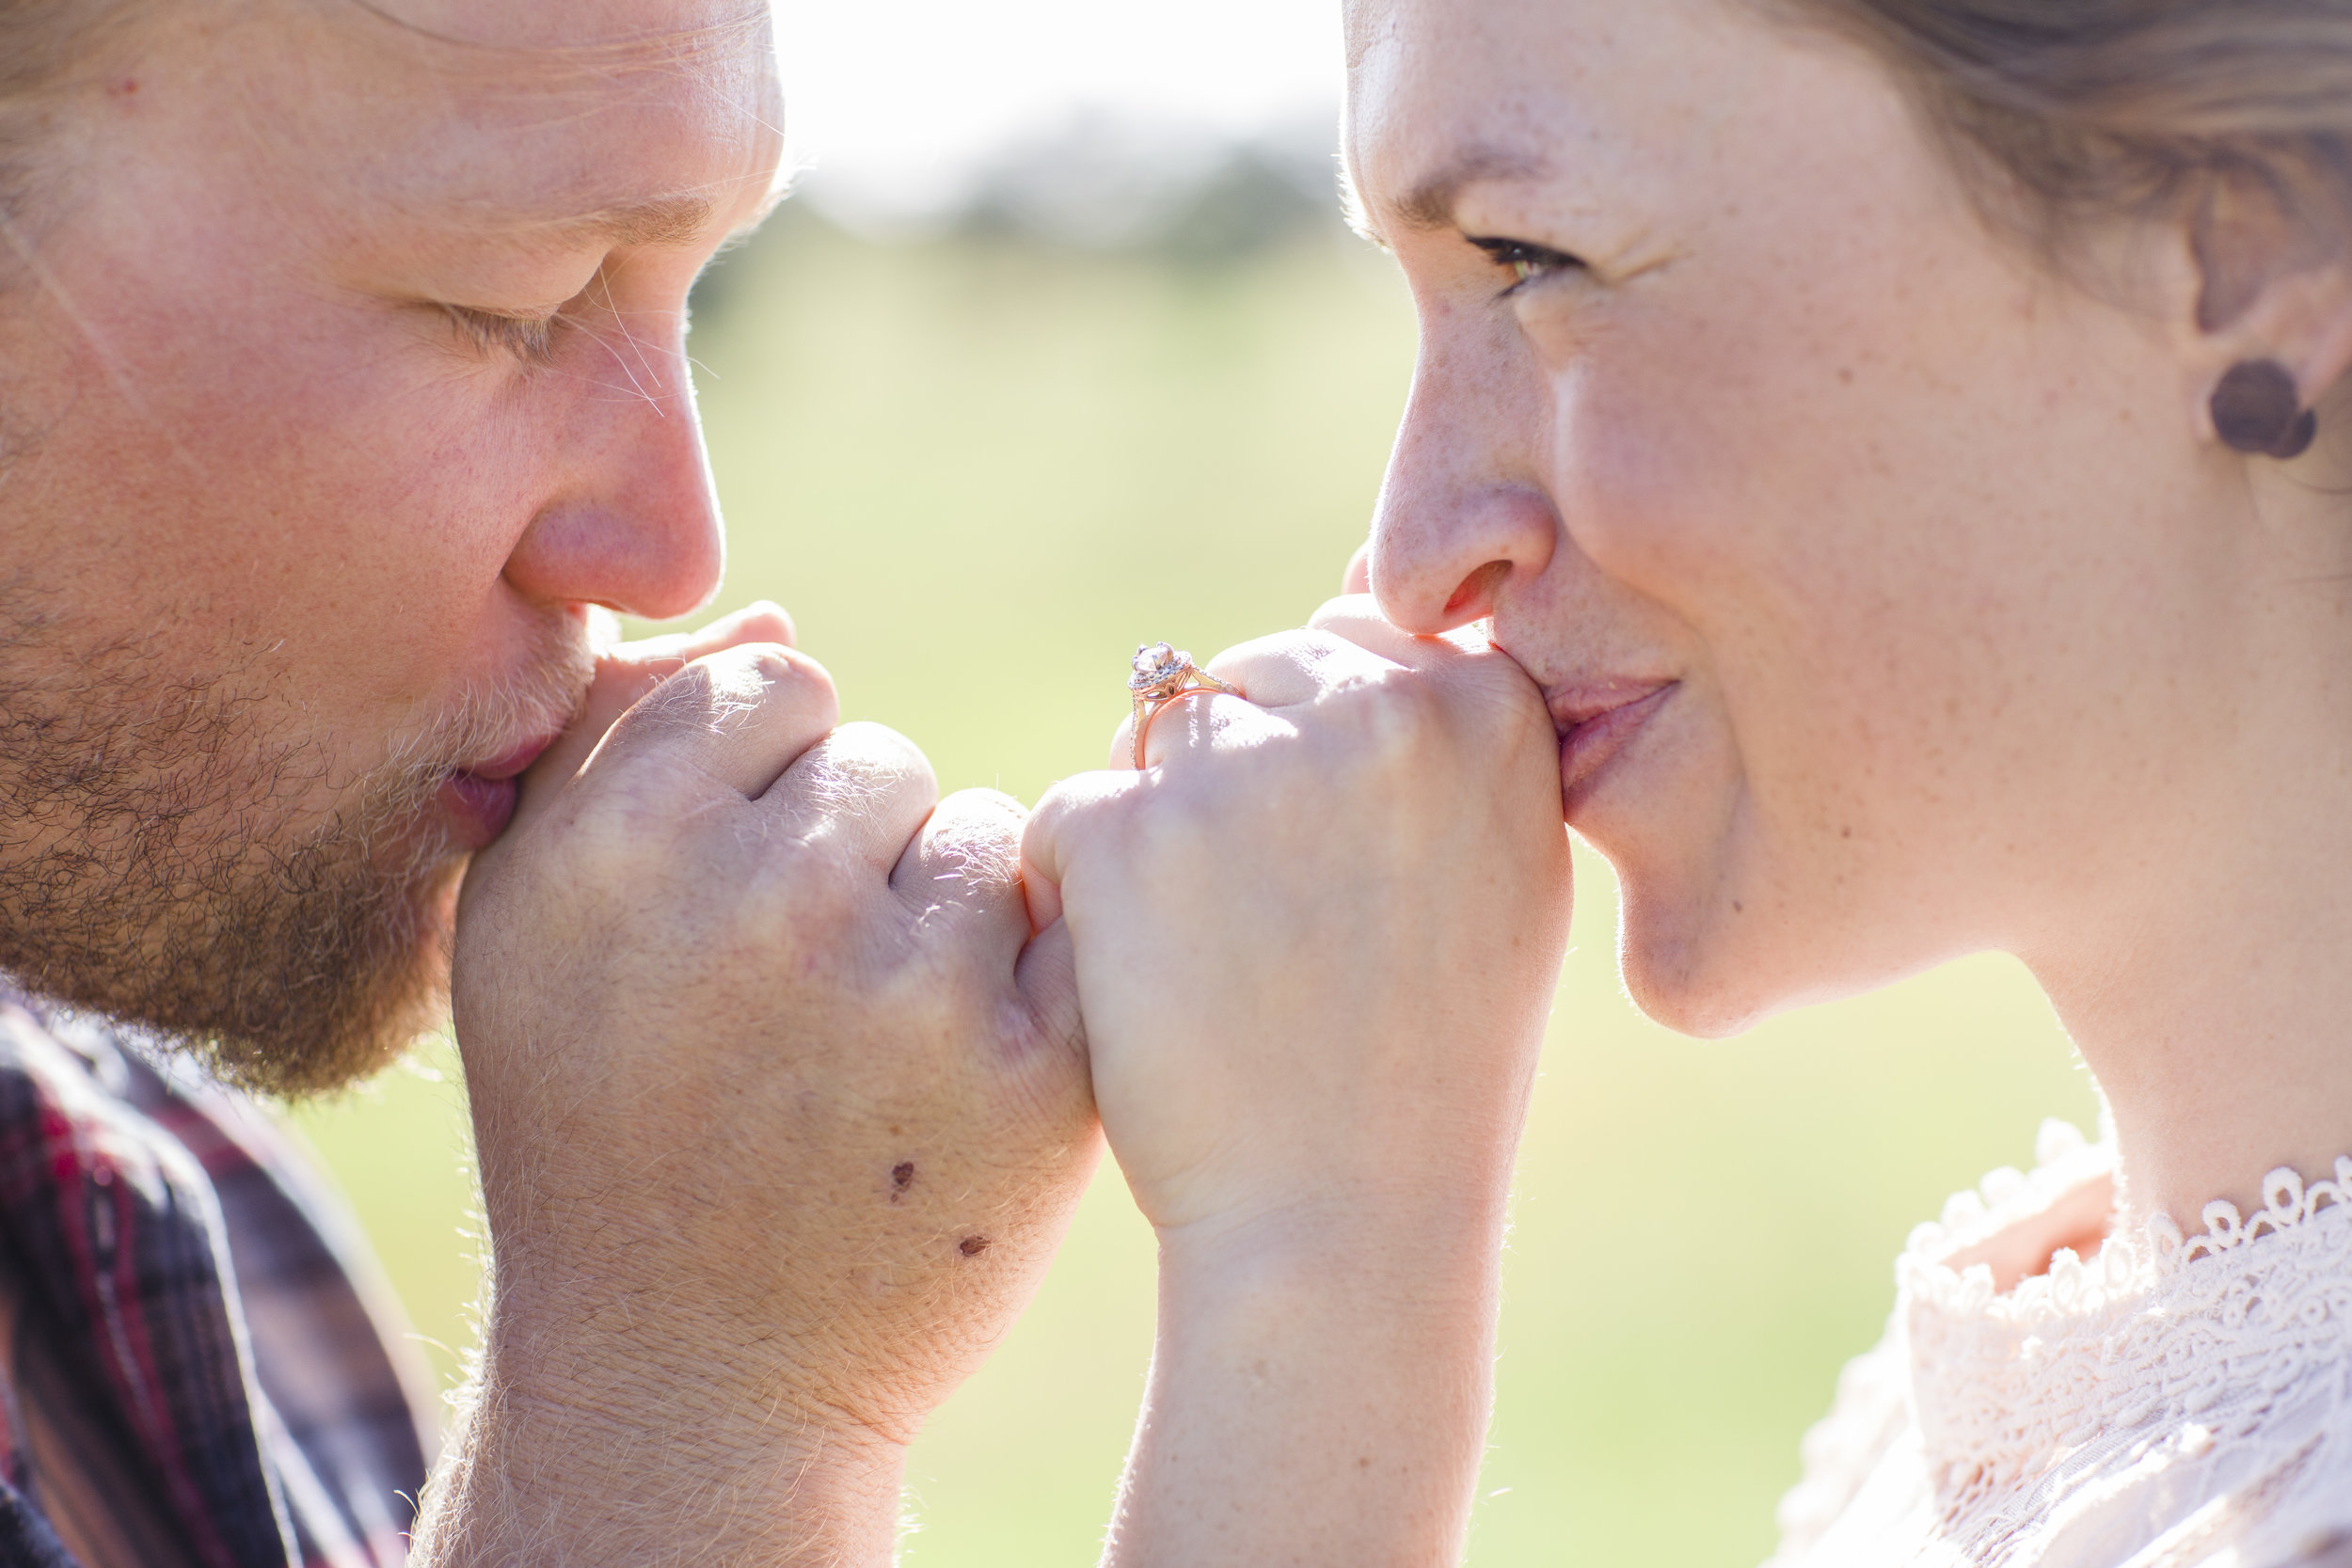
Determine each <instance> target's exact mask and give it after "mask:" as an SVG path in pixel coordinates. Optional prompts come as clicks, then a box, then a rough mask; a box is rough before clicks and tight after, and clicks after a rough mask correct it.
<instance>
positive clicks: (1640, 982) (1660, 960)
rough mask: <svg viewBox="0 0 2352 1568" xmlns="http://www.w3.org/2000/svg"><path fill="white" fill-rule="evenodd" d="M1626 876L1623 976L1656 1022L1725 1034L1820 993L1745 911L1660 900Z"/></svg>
mask: <svg viewBox="0 0 2352 1568" xmlns="http://www.w3.org/2000/svg"><path fill="white" fill-rule="evenodd" d="M1618 887H1619V894H1618V903H1617V931H1618V936H1617V970H1618V974H1619V977H1620V978H1621V979H1622V981H1623V982H1624V985H1625V989H1626V993H1627V994H1628V995H1629V996H1630V997H1631V998H1632V999H1633V1005H1634V1006H1637V1007H1639V1008H1640V1009H1641V1010H1642V1013H1643V1015H1644V1016H1645V1017H1646V1018H1648V1019H1649V1020H1650V1021H1651V1022H1654V1023H1658V1024H1661V1025H1663V1026H1664V1027H1666V1028H1668V1029H1672V1030H1673V1031H1674V1032H1675V1033H1676V1034H1677V1035H1689V1036H1691V1037H1693V1038H1697V1039H1723V1038H1725V1037H1729V1036H1732V1035H1738V1034H1741V1033H1743V1032H1745V1031H1746V1030H1749V1029H1752V1028H1754V1027H1755V1026H1756V1024H1758V1023H1761V1022H1763V1021H1764V1020H1765V1019H1767V1018H1770V1017H1771V1016H1772V1014H1774V1013H1777V1012H1781V1011H1783V1010H1785V1009H1787V1008H1788V1007H1791V1006H1801V1005H1802V1004H1804V1002H1806V1001H1810V1000H1815V999H1816V998H1815V997H1814V996H1813V995H1812V994H1810V993H1811V992H1812V991H1813V990H1814V989H1815V988H1813V987H1812V986H1810V985H1808V984H1807V981H1808V979H1809V978H1811V977H1810V976H1806V975H1802V974H1795V973H1792V972H1791V969H1790V966H1789V965H1788V963H1787V962H1786V961H1785V957H1786V956H1785V955H1775V954H1774V953H1773V952H1772V951H1771V949H1772V947H1774V946H1777V945H1779V944H1777V943H1774V942H1770V941H1768V940H1765V939H1766V933H1765V932H1764V931H1763V930H1761V929H1760V928H1759V923H1758V922H1756V921H1755V920H1753V919H1751V918H1749V917H1748V916H1747V914H1746V913H1745V912H1744V911H1737V912H1735V913H1733V914H1731V915H1729V916H1723V917H1718V916H1714V915H1712V914H1711V913H1710V906H1711V902H1712V901H1711V900H1703V899H1697V898H1692V899H1670V898H1660V897H1656V896H1654V895H1646V892H1645V888H1644V887H1643V885H1642V883H1641V880H1640V879H1638V878H1635V877H1629V876H1626V875H1624V874H1623V873H1622V872H1621V873H1620V874H1619V883H1618Z"/></svg>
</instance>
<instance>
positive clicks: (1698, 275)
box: [1347, 0, 2245, 1033]
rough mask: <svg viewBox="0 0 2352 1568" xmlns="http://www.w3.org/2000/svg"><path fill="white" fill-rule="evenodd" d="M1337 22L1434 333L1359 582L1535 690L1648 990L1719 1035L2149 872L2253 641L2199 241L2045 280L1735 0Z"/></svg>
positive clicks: (1927, 149)
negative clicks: (2203, 322) (2176, 793)
mask: <svg viewBox="0 0 2352 1568" xmlns="http://www.w3.org/2000/svg"><path fill="white" fill-rule="evenodd" d="M1348 22H1349V34H1350V63H1351V75H1350V96H1349V108H1350V115H1349V127H1348V142H1347V154H1348V160H1349V166H1350V169H1351V172H1352V174H1353V177H1354V180H1355V182H1356V185H1357V188H1358V191H1359V196H1360V198H1361V200H1362V203H1363V207H1364V212H1365V217H1366V221H1367V222H1368V224H1369V226H1370V227H1371V229H1372V230H1374V232H1375V234H1376V236H1377V237H1378V238H1379V239H1380V240H1382V241H1383V242H1384V243H1385V244H1386V245H1389V246H1391V248H1392V249H1393V250H1394V252H1395V254H1396V256H1397V258H1398V260H1399V261H1401V263H1402V264H1403V266H1404V269H1405V272H1406V277H1407V278H1408V280H1409V281H1410V284H1411V287H1412V290H1413V293H1414V297H1415V300H1416V303H1417V306H1418V309H1419V311H1420V316H1421V324H1422V348H1421V356H1420V362H1419V365H1418V367H1417V370H1416V372H1415V378H1414V384H1413V389H1412V398H1411V402H1410V404H1409V407H1408V409H1407V412H1406V418H1405V423H1404V427H1403V430H1402V431H1401V433H1400V434H1399V436H1398V441H1397V448H1396V452H1395V455H1394V458H1393V459H1392V462H1391V467H1390V470H1389V475H1388V480H1387V483H1386V485H1385V487H1384V490H1383V493H1382V497H1381V502H1380V508H1379V515H1378V518H1377V521H1376V523H1375V531H1374V539H1373V550H1372V557H1371V562H1372V575H1373V585H1374V591H1375V593H1376V594H1378V595H1379V598H1380V600H1381V603H1382V606H1383V608H1384V610H1386V611H1387V612H1388V613H1389V614H1390V615H1391V617H1392V618H1394V619H1395V620H1396V621H1398V622H1399V623H1400V624H1402V625H1405V626H1409V627H1412V628H1414V629H1416V630H1422V631H1431V630H1436V629H1438V628H1440V627H1442V626H1452V625H1457V624H1460V623H1463V622H1467V621H1470V620H1474V619H1477V618H1479V617H1481V616H1486V615H1491V616H1492V617H1493V621H1494V629H1495V634H1496V637H1497V639H1498V641H1500V642H1501V643H1502V646H1503V647H1505V648H1506V649H1508V650H1509V651H1510V652H1511V653H1512V654H1513V655H1514V656H1516V657H1518V660H1519V661H1520V662H1521V663H1522V664H1524V665H1525V666H1526V667H1527V669H1528V670H1529V672H1530V673H1532V674H1533V675H1534V678H1535V679H1536V680H1537V681H1538V682H1540V683H1541V684H1542V685H1543V687H1544V689H1545V692H1546V695H1547V697H1548V698H1549V702H1550V705H1551V708H1552V713H1553V717H1554V720H1555V721H1556V722H1557V723H1558V725H1559V726H1560V728H1561V730H1562V735H1563V739H1562V750H1561V764H1562V767H1561V772H1562V787H1563V800H1564V803H1565V814H1566V816H1567V819H1568V821H1569V822H1570V823H1571V824H1573V825H1574V826H1575V827H1576V828H1577V829H1578V830H1579V831H1581V832H1582V833H1583V834H1584V835H1585V836H1586V837H1587V838H1588V839H1590V840H1591V841H1592V842H1593V844H1594V845H1596V846H1597V847H1598V848H1599V849H1600V850H1601V851H1602V852H1603V853H1605V854H1606V855H1608V856H1609V858H1610V859H1611V860H1612V862H1613V863H1614V864H1615V866H1616V868H1617V870H1618V873H1619V875H1620V877H1621V879H1622V880H1623V884H1624V888H1625V898H1626V902H1625V911H1624V913H1625V923H1624V927H1625V954H1624V958H1625V969H1626V976H1627V980H1628V983H1629V986H1630V987H1631V989H1632V990H1633V993H1634V996H1635V998H1636V1000H1637V1001H1639V1002H1640V1003H1641V1004H1642V1005H1643V1006H1644V1007H1645V1009H1646V1010H1648V1011H1649V1012H1651V1013H1652V1014H1653V1015H1654V1016H1656V1017H1658V1018H1660V1019H1661V1020H1662V1021H1664V1022H1668V1023H1671V1024H1673V1025H1675V1026H1677V1027H1679V1028H1683V1029H1685V1030H1689V1031H1692V1032H1694V1033H1720V1032H1725V1031H1729V1030H1732V1029H1736V1028H1739V1027H1741V1026H1743V1025H1745V1024H1746V1023H1748V1022H1752V1021H1753V1020H1755V1019H1756V1018H1757V1017H1758V1016H1760V1015H1762V1014H1763V1013H1765V1012H1767V1011H1769V1010H1772V1009H1773V1008H1775V1007H1778V1006H1787V1005H1789V1004H1791V1003H1796V1002H1802V1001H1809V1000H1814V999H1818V998H1821V997H1825V996H1829V995H1835V994H1839V993H1842V992H1846V991H1851V990H1855V989H1858V988H1860V987H1863V986H1867V985H1871V984H1875V983H1879V982H1882V981H1884V980H1886V979H1890V978H1892V977H1894V976H1896V975H1898V974H1903V973H1906V972H1909V971H1911V970H1915V969H1917V968H1920V967H1922V966H1925V965H1927V964H1931V963H1933V962H1936V961H1939V960H1941V959H1943V958H1948V957H1951V956H1953V955H1955V954H1957V953H1959V952H1963V951H1969V950H1975V949H1980V948H1985V947H2003V948H2008V949H2010V950H2015V951H2026V952H2028V953H2030V950H2031V949H2033V948H2034V947H2035V945H2036V944H2037V943H2044V942H2051V941H2057V940H2060V939H2061V937H2062V935H2063V933H2064V932H2065V931H2067V930H2069V929H2071V928H2074V927H2075V925H2077V924H2078V923H2080V922H2082V921H2085V920H2096V919H2098V918H2100V912H2099V910H2098V909H2097V908H2096V907H2094V906H2095V905H2096V904H2097V901H2098V900H2100V899H2102V898H2115V899H2122V898H2124V897H2126V896H2128V895H2129V891H2130V889H2131V888H2132V887H2133V886H2134V884H2135V883H2137V884H2138V885H2140V886H2144V885H2145V883H2146V879H2147V878H2149V877H2150V876H2151V875H2153V874H2155V871H2156V870H2158V869H2160V863H2161V862H2162V861H2163V859H2164V857H2165V856H2167V855H2168V854H2169V853H2171V852H2173V850H2174V848H2175V847H2176V845H2177V831H2178V829H2179V828H2180V826H2181V824H2180V821H2179V820H2178V818H2177V817H2172V816H2166V815H2165V813H2166V810H2167V807H2166V803H2165V802H2166V796H2167V790H2168V787H2169V786H2170V785H2172V784H2177V783H2178V781H2180V780H2182V779H2184V778H2186V777H2189V776H2191V775H2192V774H2194V773H2195V772H2196V771H2197V770H2198V769H2199V768H2201V766H2202V762H2201V753H2202V752H2210V751H2211V750H2212V747H2211V745H2210V741H2211V739H2212V734H2213V729H2214V726H2215V725H2217V724H2222V725H2226V723H2227V722H2228V719H2227V715H2228V712H2229V699H2228V697H2227V695H2226V693H2228V692H2229V691H2231V690H2232V689H2237V688H2236V687H2235V686H2234V685H2233V683H2235V682H2236V681H2237V680H2238V679H2239V675H2240V672H2239V671H2237V670H2235V669H2234V668H2233V657H2235V653H2236V652H2237V647H2236V644H2237V643H2238V642H2241V641H2243V638H2242V636H2241V635H2240V633H2241V631H2242V627H2241V626H2240V625H2239V620H2238V618H2239V617H2240V616H2241V614H2242V605H2243V600H2244V595H2243V594H2242V593H2241V592H2240V590H2241V589H2242V587H2243V584H2242V582H2240V581H2239V580H2238V578H2240V577H2242V575H2243V574H2242V567H2243V565H2244V562H2243V561H2242V560H2241V559H2240V557H2239V554H2238V550H2237V546H2233V544H2232V543H2231V534H2232V530H2231V528H2230V527H2228V526H2226V525H2228V524H2229V523H2230V522H2231V520H2232V518H2233V515H2235V514H2236V513H2239V512H2242V511H2243V509H2244V505H2245V503H2244V499H2243V491H2244V488H2245V485H2244V472H2245V470H2244V467H2243V466H2242V464H2237V463H2235V462H2233V460H2232V459H2231V458H2230V457H2229V455H2228V454H2226V453H2223V452H2221V451H2218V449H2217V448H2216V447H2215V446H2214V445H2213V444H2212V442H2211V441H2210V439H2209V437H2208V436H2207V435H2206V432H2205V430H2204V427H2203V426H2202V425H2201V422H2200V415H2199V409H2200V407H2201V400H2202V399H2203V397H2204V396H2205V394H2206V393H2207V392H2208V391H2209V390H2210V388H2211V386H2212V376H2213V375H2214V374H2215V373H2216V372H2217V364H2215V363H2213V362H2211V356H2212V350H2211V345H2210V344H2209V343H2207V342H2205V341H2202V340H2201V335H2200V334H2198V333H2197V332H2195V331H2194V330H2193V328H2192V326H2191V325H2188V324H2191V323H2193V319H2194V309H2193V302H2194V298H2195V293H2196V284H2195V274H2194V268H2193V266H2192V265H2191V263H2190V259H2189V256H2188V251H2187V246H2186V245H2185V244H2179V245H2175V244H2172V243H2170V242H2169V240H2168V239H2167V237H2166V236H2163V235H2160V234H2154V233H2147V232H2142V233H2139V234H2137V235H2136V236H2133V237H2131V240H2130V243H2129V244H2128V245H2119V246H2118V247H2117V248H2115V249H2114V250H2113V251H2112V253H2111V254H2109V253H2103V254H2106V261H2107V263H2109V265H2108V270H2107V274H2106V277H2105V279H2104V282H2103V286H2102V287H2101V288H2099V289H2098V290H2097V291H2095V292H2094V291H2092V290H2090V289H2086V288H2082V287H2077V286H2075V285H2073V284H2069V283H2066V282H2062V281H2060V280H2058V278H2057V277H2054V276H2052V275H2051V273H2050V272H2049V270H2048V269H2047V268H2045V267H2043V266H2042V265H2040V264H2038V263H2037V262H2036V261H2035V260H2034V259H2033V258H2032V257H2030V256H2029V255H2028V254H2027V253H2026V250H2025V249H2024V247H2023V246H2021V245H2018V244H2017V243H2016V242H2014V241H2013V240H2010V239H2006V238H1999V237H1995V236H1994V234H1993V233H1992V232H1991V231H1990V230H1988V229H1987V228H1986V227H1985V226H1984V225H1983V224H1982V223H1981V222H1980V221H1979V218H1978V217H1977V216H1976V214H1975V210H1974V209H1973V208H1972V207H1971V206H1970V204H1969V201H1968V198H1967V197H1966V195H1965V194H1964V192H1963V189H1962V188H1961V186H1960V184H1959V183H1958V182H1957V179H1956V177H1955V176H1954V175H1953V174H1952V173H1951V172H1950V171H1949V169H1948V168H1947V165H1946V164H1945V163H1944V162H1943V161H1942V160H1941V159H1940V158H1939V155H1938V154H1937V152H1936V150H1934V148H1933V147H1932V146H1931V143H1930V141H1929V139H1928V137H1927V135H1925V134H1924V133H1923V132H1922V130H1921V129H1920V128H1919V125H1918V124H1917V123H1916V122H1915V120H1914V119H1913V118H1912V116H1911V114H1910V112H1909V110H1908V108H1907V105H1906V102H1905V100H1904V99H1903V98H1902V97H1901V96H1900V95H1899V90H1898V87H1897V86H1896V84H1895V82H1894V80H1893V79H1892V77H1891V76H1890V75H1889V74H1888V73H1887V72H1886V71H1885V70H1884V69H1883V67H1882V66H1880V65H1879V63H1878V62H1877V61H1876V60H1875V59H1873V58H1872V57H1870V56H1869V55H1866V54H1864V53H1862V52H1860V51H1859V50H1857V49H1854V48H1853V47H1851V46H1850V45H1848V44H1845V43H1842V42H1839V41H1836V40H1832V39H1830V38H1828V37H1826V36H1823V35H1818V34H1816V33H1813V32H1811V31H1809V30H1798V29H1794V28H1790V27H1787V26H1783V25H1777V24H1772V23H1771V22H1769V21H1767V20H1766V19H1765V17H1764V15H1763V13H1762V12H1761V11H1760V10H1752V9H1750V8H1748V7H1746V6H1744V5H1740V4H1735V3H1733V0H1644V3H1643V4H1641V5H1638V6H1629V5H1625V4H1623V3H1622V0H1354V3H1352V4H1351V6H1350V8H1349V18H1348ZM2233 476H2234V478H2233ZM2185 716H2194V717H2193V719H2191V718H2185Z"/></svg>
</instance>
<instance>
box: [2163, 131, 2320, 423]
mask: <svg viewBox="0 0 2352 1568" xmlns="http://www.w3.org/2000/svg"><path fill="white" fill-rule="evenodd" d="M2188 239H2189V252H2190V256H2191V259H2192V260H2193V262H2194V265H2195V268H2196V278H2195V283H2196V290H2195V299H2194V308H2193V335H2194V340H2195V345H2194V354H2195V358H2196V359H2197V361H2198V368H2199V372H2200V380H2201V385H2202V387H2203V388H2204V392H2203V393H2201V394H2200V399H2199V401H2200V403H2201V404H2202V403H2203V401H2204V398H2205V397H2206V396H2207V395H2209V394H2210V392H2211V390H2212V388H2213V387H2214V385H2215V384H2216V383H2217V382H2218V381H2219V379H2220V377H2221V376H2222V374H2223V373H2224V372H2227V371H2228V370H2229V369H2230V367H2231V366H2233V365H2235V364H2238V363H2240V362H2242V361H2245V360H2249V359H2274V360H2277V361H2278V362H2279V363H2280V365H2283V366H2284V367H2286V370H2287V372H2288V373H2290V374H2291V375H2293V376H2294V377H2295V385H2296V391H2297V393H2298V394H2299V399H2300V402H2301V404H2302V405H2303V406H2304V407H2306V408H2309V407H2312V406H2313V405H2315V404H2318V403H2319V402H2320V400H2321V399H2322V398H2324V397H2326V396H2327V395H2328V391H2329V390H2330V389H2331V388H2334V387H2335V386H2336V384H2337V383H2338V382H2339V381H2340V380H2342V379H2343V378H2344V373H2345V372H2346V371H2347V370H2352V222H2347V221H2346V218H2345V216H2344V214H2339V213H2336V212H2334V211H2332V210H2329V208H2328V204H2327V203H2325V202H2323V201H2320V200H2318V199H2309V200H2306V199H2301V198H2298V195H2297V193H2295V192H2292V191H2288V190H2285V189H2282V188H2281V187H2280V185H2279V184H2278V183H2276V182H2274V181H2271V180H2268V179H2265V178H2262V177H2260V176H2257V175H2254V174H2251V173H2232V174H2225V175H2217V176H2216V177H2215V179H2214V181H2213V182H2212V184H2211V185H2210V187H2209V188H2208V189H2207V190H2206V192H2205V193H2204V195H2203V198H2201V200H2200V201H2199V203H2198V205H2197V208H2196V211H2195V214H2194V217H2193V218H2192V220H2191V223H2190V229H2189V235H2188Z"/></svg>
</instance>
